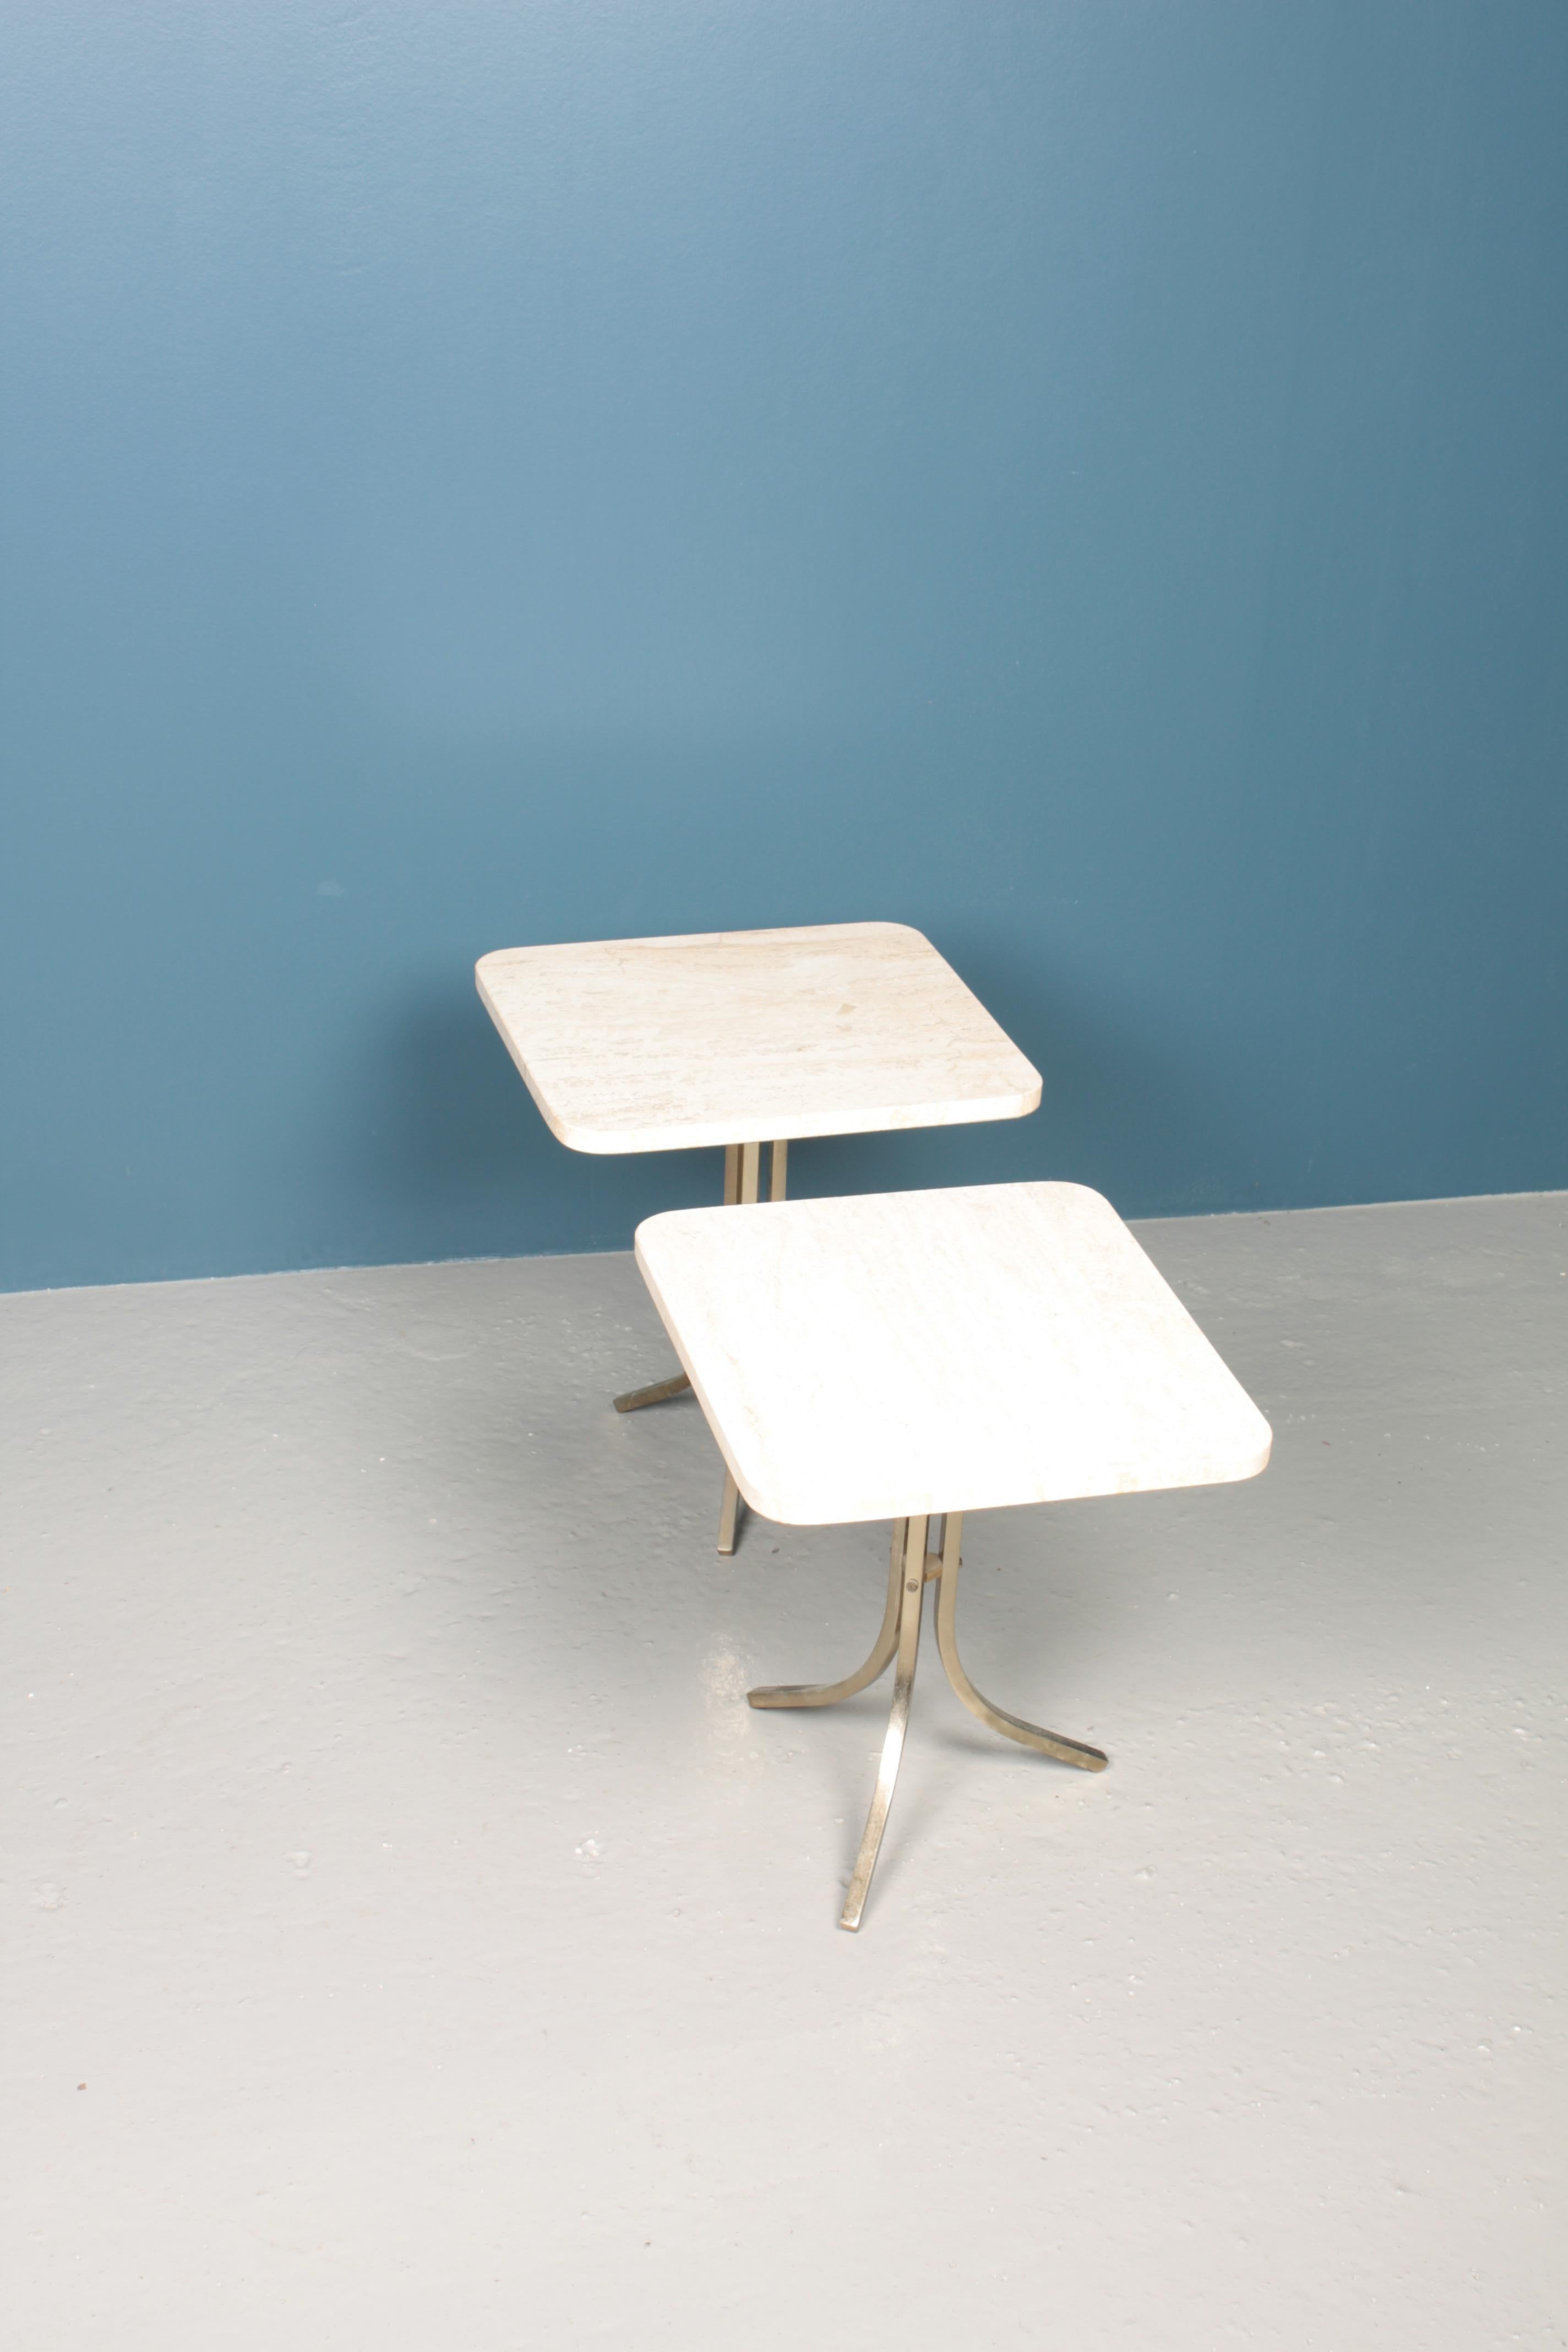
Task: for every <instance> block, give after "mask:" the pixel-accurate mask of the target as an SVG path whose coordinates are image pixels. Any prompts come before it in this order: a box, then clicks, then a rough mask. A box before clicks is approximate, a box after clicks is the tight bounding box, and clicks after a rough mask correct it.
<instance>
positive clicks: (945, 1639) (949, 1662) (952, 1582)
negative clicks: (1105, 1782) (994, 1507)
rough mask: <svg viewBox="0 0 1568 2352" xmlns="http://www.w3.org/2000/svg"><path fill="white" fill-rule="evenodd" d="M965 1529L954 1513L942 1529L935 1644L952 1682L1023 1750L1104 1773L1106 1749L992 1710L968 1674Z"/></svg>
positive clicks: (967, 1703)
mask: <svg viewBox="0 0 1568 2352" xmlns="http://www.w3.org/2000/svg"><path fill="white" fill-rule="evenodd" d="M962 1535H963V1518H962V1517H961V1515H960V1514H959V1513H958V1512H957V1511H950V1512H949V1513H948V1515H947V1525H946V1527H945V1528H944V1529H943V1531H942V1568H941V1572H940V1576H939V1579H938V1582H937V1591H936V1645H937V1648H938V1649H939V1650H940V1651H941V1653H942V1664H943V1665H944V1666H945V1667H946V1668H947V1678H948V1681H949V1682H950V1683H951V1684H952V1687H953V1689H954V1690H955V1691H956V1692H957V1693H958V1696H959V1697H960V1698H961V1699H962V1700H963V1704H964V1706H966V1707H967V1708H968V1709H969V1712H970V1713H971V1715H977V1716H978V1717H980V1720H981V1722H982V1723H988V1724H989V1725H990V1727H991V1728H992V1730H993V1731H999V1732H1001V1733H1002V1735H1003V1737H1004V1738H1007V1739H1016V1740H1017V1741H1018V1743H1019V1745H1020V1746H1021V1747H1024V1748H1037V1750H1038V1751H1039V1753H1040V1754H1041V1755H1042V1756H1054V1757H1055V1759H1056V1760H1057V1762H1058V1764H1076V1765H1077V1766H1078V1767H1079V1770H1080V1771H1083V1772H1103V1771H1104V1769H1105V1768H1106V1765H1107V1764H1108V1762H1109V1761H1110V1759H1109V1758H1108V1757H1107V1756H1106V1755H1105V1753H1104V1751H1103V1750H1102V1749H1101V1748H1089V1747H1086V1746H1085V1745H1084V1743H1083V1741H1082V1740H1079V1739H1063V1738H1060V1737H1059V1736H1058V1734H1057V1733H1056V1732H1054V1731H1042V1730H1041V1729H1040V1727H1039V1725H1038V1724H1036V1723H1025V1722H1024V1721H1023V1720H1022V1719H1021V1718H1020V1717H1018V1716H1016V1715H1008V1714H1007V1713H1006V1712H1005V1710H1004V1709H1003V1708H1002V1707H999V1706H992V1704H991V1702H990V1700H989V1699H988V1698H982V1697H981V1696H980V1693H979V1692H978V1691H977V1690H976V1689H975V1687H974V1685H973V1683H972V1682H971V1681H970V1679H969V1676H968V1675H966V1674H965V1673H964V1671H963V1660H962V1658H961V1657H960V1656H959V1654H958V1639H957V1636H956V1634H955V1633H954V1631H953V1620H954V1616H955V1613H956V1612H957V1608H958V1569H959V1558H958V1547H959V1542H960V1539H961V1538H962Z"/></svg>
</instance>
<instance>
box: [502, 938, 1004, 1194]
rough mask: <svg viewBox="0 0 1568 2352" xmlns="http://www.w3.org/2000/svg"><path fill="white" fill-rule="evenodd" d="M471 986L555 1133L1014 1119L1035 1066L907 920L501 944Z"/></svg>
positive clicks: (665, 1141) (656, 1146) (744, 1138)
mask: <svg viewBox="0 0 1568 2352" xmlns="http://www.w3.org/2000/svg"><path fill="white" fill-rule="evenodd" d="M476 977H477V980H478V984H479V994H480V996H481V997H482V998H483V1000H484V1003H485V1004H486V1006H487V1008H488V1009H489V1013H490V1017H491V1018H492V1020H493V1021H494V1022H495V1024H496V1027H497V1028H498V1029H499V1030H500V1034H501V1036H502V1037H503V1039H504V1040H505V1042H506V1045H507V1050H508V1051H509V1053H510V1055H511V1057H512V1059H513V1061H514V1062H515V1063H516V1064H517V1066H518V1068H519V1070H520V1071H521V1073H522V1076H523V1078H524V1080H525V1081H526V1083H527V1086H528V1089H529V1092H530V1093H531V1095H532V1097H533V1098H534V1101H535V1102H536V1103H537V1104H538V1106H539V1108H540V1110H541V1111H542V1114H543V1116H544V1118H545V1120H546V1121H547V1123H548V1125H549V1127H550V1129H551V1130H552V1133H553V1134H554V1135H555V1136H557V1137H558V1138H559V1139H560V1140H561V1141H562V1142H563V1143H564V1144H567V1145H569V1146H570V1147H571V1149H572V1150H575V1151H596V1152H612V1151H663V1150H679V1149H681V1148H685V1147H695V1146H699V1145H706V1144H716V1143H752V1142H766V1141H772V1140H773V1139H775V1138H780V1137H783V1138H795V1137H797V1136H807V1135H848V1134H858V1133H866V1132H868V1131H871V1130H874V1129H890V1128H912V1127H943V1126H952V1125H956V1124H958V1123H960V1122H963V1121H969V1120H975V1119H989V1118H1022V1117H1023V1116H1025V1114H1026V1113H1027V1112H1029V1111H1032V1110H1033V1109H1034V1108H1036V1106H1037V1104H1038V1102H1039V1099H1040V1077H1039V1073H1038V1071H1037V1070H1036V1069H1035V1068H1034V1067H1033V1066H1032V1065H1031V1064H1030V1063H1029V1062H1027V1061H1026V1059H1025V1057H1024V1055H1022V1054H1021V1053H1020V1052H1019V1051H1018V1049H1017V1047H1016V1045H1014V1044H1013V1043H1012V1041H1011V1039H1010V1038H1009V1037H1008V1036H1007V1035H1006V1034H1005V1031H1003V1030H1002V1029H1001V1028H999V1027H998V1025H997V1024H996V1023H995V1022H994V1020H993V1019H992V1017H991V1015H990V1013H987V1012H986V1010H985V1008H984V1005H983V1004H982V1003H980V1001H979V999H978V998H977V997H976V996H975V995H974V994H973V992H972V991H971V990H970V989H968V988H966V987H965V986H964V984H963V981H962V980H960V978H959V976H958V974H957V973H956V972H955V971H953V969H952V965H951V964H949V963H948V962H946V961H944V959H943V958H942V956H940V955H939V954H938V953H937V950H935V948H933V947H932V946H931V941H930V940H928V939H926V938H925V937H924V936H923V935H922V934H921V932H920V931H917V930H913V929H910V927H909V925H907V924H904V923H826V924H817V925H810V926H805V927H802V928H799V929H788V930H766V931H712V932H701V933H697V934H693V935H691V936H689V937H682V938H670V939H648V940H595V941H588V942H585V943H583V944H579V945H572V946H562V947H523V948H502V949H500V950H497V951H496V952H495V953H494V954H491V955H487V956H484V957H482V958H481V959H480V961H479V966H478V971H477V974H476Z"/></svg>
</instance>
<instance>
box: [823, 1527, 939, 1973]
mask: <svg viewBox="0 0 1568 2352" xmlns="http://www.w3.org/2000/svg"><path fill="white" fill-rule="evenodd" d="M903 1524H904V1542H903V1559H902V1562H901V1568H902V1573H901V1574H900V1578H899V1587H898V1604H899V1633H898V1664H897V1665H896V1666H895V1667H894V1669H893V1704H892V1708H891V1711H890V1712H889V1717H888V1731H887V1737H886V1738H885V1739H884V1740H883V1742H882V1760H881V1762H880V1763H879V1765H878V1767H877V1790H876V1794H875V1795H874V1796H873V1797H872V1799H871V1810H870V1811H869V1813H868V1815H867V1817H866V1833H865V1835H864V1837H862V1839H861V1840H860V1851H859V1853H858V1854H857V1855H856V1857H855V1869H854V1874H853V1875H852V1876H851V1878H850V1881H849V1892H848V1894H847V1895H846V1896H845V1898H844V1908H843V1911H842V1912H841V1913H840V1914H839V1919H838V1924H839V1926H840V1927H849V1928H856V1927H858V1926H859V1925H860V1914H861V1913H862V1912H863V1911H864V1909H865V1908H866V1895H867V1891H868V1888H869V1886H870V1884H871V1873H872V1872H873V1871H874V1870H875V1869H876V1867H877V1856H878V1853H879V1851H880V1849H881V1844H882V1832H883V1831H884V1830H885V1829H886V1828H887V1826H888V1808H889V1805H890V1804H891V1803H892V1801H893V1783H894V1782H895V1781H896V1780H897V1779H898V1777H899V1761H900V1758H901V1757H902V1755H903V1752H904V1732H905V1730H906V1728H907V1727H908V1725H909V1720H910V1694H911V1692H912V1691H913V1689H914V1686H915V1657H916V1654H917V1653H918V1651H919V1649H920V1640H921V1601H923V1600H924V1598H925V1549H926V1523H925V1521H924V1519H906V1520H905V1521H904V1523H903Z"/></svg>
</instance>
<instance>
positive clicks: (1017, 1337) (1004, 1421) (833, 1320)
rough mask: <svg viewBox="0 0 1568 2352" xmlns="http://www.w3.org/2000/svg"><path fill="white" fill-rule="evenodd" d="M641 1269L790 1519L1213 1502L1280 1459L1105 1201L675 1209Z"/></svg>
mask: <svg viewBox="0 0 1568 2352" xmlns="http://www.w3.org/2000/svg"><path fill="white" fill-rule="evenodd" d="M637 1264H638V1265H639V1266H640V1267H641V1269H642V1272H643V1276H644V1278H645V1280H646V1281H647V1286H648V1288H649V1290H650V1291H651V1293H652V1295H653V1297H654V1301H655V1303H656V1305H657V1306H658V1309H659V1312H660V1314H661V1315H662V1317H663V1318H664V1322H665V1325H666V1328H668V1332H669V1336H670V1338H671V1339H672V1340H673V1341H674V1343H675V1346H676V1349H677V1351H678V1353H679V1357H680V1360H681V1362H682V1363H683V1364H684V1365H685V1367H686V1370H688V1372H689V1374H690V1376H691V1381H692V1385H693V1387H694V1388H695V1390H696V1391H697V1395H698V1398H699V1400H700V1402H701V1405H702V1408H703V1410H704V1412H706V1414H707V1416H708V1419H709V1422H710V1425H711V1427H712V1430H713V1433H714V1435H715V1437H716V1438H717V1439H718V1442H719V1444H720V1446H721V1450H722V1452H723V1454H724V1456H725V1459H726V1461H727V1462H728V1463H729V1465H730V1467H731V1471H732V1472H733V1474H734V1476H735V1479H736V1482H737V1484H738V1485H739V1486H740V1488H741V1491H742V1494H743V1495H744V1496H745V1497H746V1500H747V1501H748V1502H749V1503H750V1504H751V1505H752V1507H753V1508H754V1509H756V1510H758V1511H760V1512H762V1513H763V1516H764V1517H768V1518H771V1519H777V1520H781V1521H784V1522H785V1523H786V1524H790V1525H795V1526H803V1525H820V1524H827V1523H837V1522H841V1521H849V1520H858V1519H877V1518H899V1517H905V1516H907V1515H914V1514H917V1513H922V1512H926V1513H929V1512H938V1511H949V1510H952V1511H974V1510H984V1509H990V1508H994V1507H1001V1506H1004V1505H1013V1504H1024V1503H1046V1502H1061V1501H1066V1500H1068V1499H1069V1498H1074V1497H1082V1496H1093V1495H1120V1494H1133V1493H1139V1492H1142V1491H1146V1490H1150V1489H1154V1488H1163V1487H1174V1486H1209V1485H1215V1484H1219V1483H1223V1482H1225V1481H1227V1480H1231V1479H1238V1478H1249V1477H1252V1476H1254V1475H1256V1474H1257V1473H1258V1471H1260V1470H1261V1469H1262V1468H1263V1467H1264V1465H1265V1464H1266V1463H1267V1462H1268V1453H1269V1445H1270V1442H1271V1441H1270V1433H1269V1429H1268V1423H1267V1422H1266V1421H1265V1420H1264V1418H1263V1416H1262V1414H1261V1413H1260V1412H1258V1408H1257V1407H1256V1405H1254V1404H1253V1402H1251V1400H1250V1398H1249V1397H1248V1396H1247V1393H1246V1391H1244V1390H1243V1389H1242V1388H1241V1387H1240V1385H1239V1383H1238V1382H1237V1381H1236V1379H1235V1378H1234V1377H1233V1375H1232V1374H1231V1372H1230V1371H1229V1370H1227V1369H1226V1365H1225V1364H1224V1363H1223V1362H1222V1361H1221V1360H1220V1358H1219V1356H1218V1355H1217V1354H1216V1353H1215V1349H1213V1347H1212V1346H1211V1345H1210V1344H1209V1341H1208V1340H1207V1339H1205V1336H1204V1334H1203V1332H1202V1331H1201V1330H1200V1329H1199V1328H1198V1326H1197V1325H1196V1324H1195V1323H1194V1320H1193V1318H1192V1317H1191V1316H1190V1315H1189V1314H1188V1313H1187V1310H1186V1308H1185V1307H1184V1306H1183V1305H1182V1303H1181V1301H1180V1300H1179V1299H1178V1298H1177V1297H1176V1296H1175V1294H1174V1293H1173V1291H1172V1290H1171V1289H1170V1287H1169V1286H1167V1284H1166V1283H1165V1281H1164V1280H1163V1277H1162V1276H1161V1275H1160V1274H1159V1273H1158V1271H1157V1270H1156V1268H1155V1267H1154V1266H1153V1265H1152V1263H1151V1262H1150V1260H1149V1259H1148V1258H1147V1257H1146V1256H1145V1255H1144V1253H1143V1252H1142V1249H1141V1248H1140V1247H1139V1245H1138V1244H1137V1242H1136V1241H1134V1239H1133V1237H1132V1235H1131V1234H1130V1233H1129V1232H1128V1230H1127V1228H1126V1226H1125V1225H1124V1224H1123V1223H1122V1222H1121V1218H1120V1217H1118V1215H1117V1214H1116V1212H1115V1211H1114V1209H1112V1207H1111V1206H1110V1202H1108V1201H1106V1200H1104V1199H1102V1198H1101V1196H1100V1194H1099V1193H1098V1192H1090V1191H1089V1189H1088V1188H1087V1187H1086V1186H1083V1185H1079V1184H990V1185H967V1186H962V1187H958V1188H955V1189H952V1190H945V1191H931V1192H887V1193H874V1194H868V1195H862V1196H859V1197H858V1198H853V1199H845V1200H828V1201H795V1202H763V1203H760V1204H758V1205H757V1206H755V1207H750V1208H743V1209H681V1210H675V1211H671V1212H669V1213H666V1214H664V1215H661V1216H656V1217H650V1218H648V1219H647V1221H646V1223H643V1224H642V1225H641V1226H640V1227H639V1228H638V1231H637Z"/></svg>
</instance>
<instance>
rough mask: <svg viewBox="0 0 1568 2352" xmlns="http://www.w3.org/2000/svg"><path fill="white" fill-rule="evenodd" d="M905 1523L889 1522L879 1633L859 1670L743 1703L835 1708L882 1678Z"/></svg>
mask: <svg viewBox="0 0 1568 2352" xmlns="http://www.w3.org/2000/svg"><path fill="white" fill-rule="evenodd" d="M908 1524H909V1522H908V1520H906V1519H895V1520H894V1521H893V1556H892V1559H891V1560H890V1562H889V1568H888V1605H887V1607H886V1608H885V1609H884V1610H883V1612H882V1630H881V1632H880V1633H879V1634H878V1636H877V1638H876V1640H875V1641H874V1642H873V1643H872V1644H871V1654H870V1655H869V1657H868V1659H867V1660H866V1663H865V1664H864V1665H863V1666H857V1667H856V1669H855V1672H854V1673H853V1674H852V1675H845V1677H844V1679H843V1681H842V1682H841V1683H772V1684H769V1685H765V1686H764V1687H763V1688H762V1689H760V1690H754V1691H748V1692H747V1693H746V1701H747V1704H748V1706H837V1704H838V1702H839V1700H840V1699H841V1698H853V1697H854V1696H855V1694H856V1692H857V1691H863V1690H864V1689H865V1688H866V1686H867V1685H868V1683H874V1682H875V1681H876V1679H877V1677H878V1675H882V1674H886V1672H887V1670H888V1661H889V1658H890V1657H891V1656H892V1654H893V1652H894V1651H895V1650H896V1649H897V1647H898V1645H899V1591H900V1586H901V1585H902V1583H903V1580H904V1530H905V1528H906V1527H907V1526H908Z"/></svg>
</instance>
